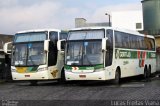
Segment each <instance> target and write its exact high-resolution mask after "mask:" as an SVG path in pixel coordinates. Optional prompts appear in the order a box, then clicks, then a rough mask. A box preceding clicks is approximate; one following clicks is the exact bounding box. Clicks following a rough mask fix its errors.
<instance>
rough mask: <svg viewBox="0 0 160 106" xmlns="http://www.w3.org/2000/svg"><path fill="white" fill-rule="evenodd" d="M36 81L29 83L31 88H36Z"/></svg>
mask: <svg viewBox="0 0 160 106" xmlns="http://www.w3.org/2000/svg"><path fill="white" fill-rule="evenodd" d="M37 82H38V81H30V85H31V86H36V85H37Z"/></svg>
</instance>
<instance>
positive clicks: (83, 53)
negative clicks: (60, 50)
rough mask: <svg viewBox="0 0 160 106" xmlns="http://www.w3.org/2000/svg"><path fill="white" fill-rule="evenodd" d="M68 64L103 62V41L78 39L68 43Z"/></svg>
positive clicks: (95, 63) (90, 64)
mask: <svg viewBox="0 0 160 106" xmlns="http://www.w3.org/2000/svg"><path fill="white" fill-rule="evenodd" d="M67 47H68V48H67V53H66V64H67V65H89V66H92V65H97V64H103V53H102V50H101V49H102V48H101V47H102V44H101V41H100V40H98V41H76V42H74V41H73V42H68V43H67Z"/></svg>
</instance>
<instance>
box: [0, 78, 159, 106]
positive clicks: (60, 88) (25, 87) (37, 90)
mask: <svg viewBox="0 0 160 106" xmlns="http://www.w3.org/2000/svg"><path fill="white" fill-rule="evenodd" d="M0 100H1V102H2V104H3V103H4V104H5V103H8V101H7V100H11V102H16V101H18V102H20V101H23V103H26V102H27V103H32V104H33V103H34V102H35V103H40V104H41V105H42V104H43V105H46V104H45V103H48V105H51V104H53V103H57V104H58V103H65V104H62V105H71V104H72V105H77V104H79V103H81V104H82V103H85V104H82V105H86V104H88V103H91V104H92V103H96V105H100V104H101V103H102V104H103V105H106V104H107V103H109V105H113V106H119V105H120V104H119V103H121V102H122V103H123V101H122V100H124V101H126V102H124V103H125V104H126V103H127V101H132V100H134V101H141V100H142V101H146V100H154V101H155V100H160V78H159V77H154V78H152V79H151V80H150V81H145V80H139V79H137V78H125V79H123V80H122V82H121V84H120V85H114V84H112V82H111V81H105V82H99V81H98V82H95V81H87V82H86V81H83V82H79V81H77V82H68V83H66V84H60V83H58V82H57V81H47V82H39V83H38V85H37V86H31V85H30V83H28V82H6V83H0ZM12 100H15V101H12ZM114 100H116V101H120V102H113V103H111V101H114ZM6 101H7V102H6ZM28 101H30V102H28ZM40 101H41V102H40ZM75 101H76V102H75ZM89 101H90V102H89ZM50 102H51V103H50ZM23 103H22V104H23ZM35 103H34V104H35ZM115 103H118V104H117V105H116V104H115ZM156 103H157V105H158V103H159V105H160V101H158V102H156ZM30 105H31V104H30ZM38 105H39V104H37V106H38ZM55 105H56V104H55ZM58 105H59V104H58ZM94 105H95V104H94ZM121 105H123V104H121ZM3 106H4V105H3Z"/></svg>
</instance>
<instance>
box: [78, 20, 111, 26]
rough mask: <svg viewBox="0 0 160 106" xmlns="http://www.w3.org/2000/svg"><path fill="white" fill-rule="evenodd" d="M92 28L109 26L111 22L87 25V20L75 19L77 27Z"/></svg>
mask: <svg viewBox="0 0 160 106" xmlns="http://www.w3.org/2000/svg"><path fill="white" fill-rule="evenodd" d="M90 26H109V22H101V23H87V20H86V19H85V18H75V27H76V28H79V27H90Z"/></svg>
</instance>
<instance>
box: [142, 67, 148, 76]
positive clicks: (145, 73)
mask: <svg viewBox="0 0 160 106" xmlns="http://www.w3.org/2000/svg"><path fill="white" fill-rule="evenodd" d="M143 77H144V79H147V78H148V70H147V66H145V67H144V74H143Z"/></svg>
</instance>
